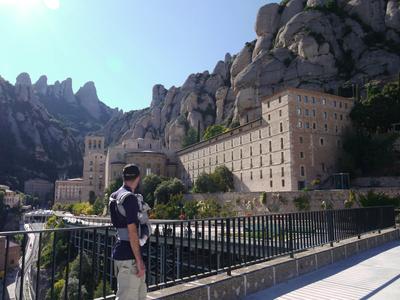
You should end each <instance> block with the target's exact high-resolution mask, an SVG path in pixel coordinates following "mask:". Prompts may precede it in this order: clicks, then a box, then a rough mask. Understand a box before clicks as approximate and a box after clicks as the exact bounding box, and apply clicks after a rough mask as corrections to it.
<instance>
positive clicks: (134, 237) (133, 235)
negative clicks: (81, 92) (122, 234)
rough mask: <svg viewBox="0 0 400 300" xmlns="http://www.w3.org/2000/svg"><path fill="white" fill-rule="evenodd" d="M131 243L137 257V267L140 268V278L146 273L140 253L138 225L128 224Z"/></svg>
mask: <svg viewBox="0 0 400 300" xmlns="http://www.w3.org/2000/svg"><path fill="white" fill-rule="evenodd" d="M128 234H129V242H130V244H131V248H132V252H133V255H134V256H135V260H136V265H137V267H138V274H137V275H138V277H142V276H143V275H144V272H145V267H144V263H143V259H142V253H141V252H140V245H139V238H138V229H137V226H136V224H128Z"/></svg>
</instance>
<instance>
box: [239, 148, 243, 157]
mask: <svg viewBox="0 0 400 300" xmlns="http://www.w3.org/2000/svg"><path fill="white" fill-rule="evenodd" d="M240 158H243V152H242V149H240Z"/></svg>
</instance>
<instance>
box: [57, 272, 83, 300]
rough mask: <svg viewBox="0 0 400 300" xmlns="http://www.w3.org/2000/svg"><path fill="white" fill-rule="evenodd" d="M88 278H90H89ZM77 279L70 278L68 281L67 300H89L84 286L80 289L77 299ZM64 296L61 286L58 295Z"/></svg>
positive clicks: (63, 289)
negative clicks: (79, 296) (79, 295)
mask: <svg viewBox="0 0 400 300" xmlns="http://www.w3.org/2000/svg"><path fill="white" fill-rule="evenodd" d="M89 278H90V277H89ZM78 289H79V279H78V278H76V277H72V278H70V279H69V281H68V290H67V299H69V300H82V299H84V300H86V299H90V297H89V293H88V290H87V288H86V286H85V285H82V287H81V298H78ZM64 294H65V285H64V286H63V288H62V290H61V293H60V295H64Z"/></svg>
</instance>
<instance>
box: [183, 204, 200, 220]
mask: <svg viewBox="0 0 400 300" xmlns="http://www.w3.org/2000/svg"><path fill="white" fill-rule="evenodd" d="M198 210H199V204H198V202H197V201H186V202H185V203H184V205H183V211H184V212H185V215H186V217H187V218H189V219H194V218H196V217H197V214H198Z"/></svg>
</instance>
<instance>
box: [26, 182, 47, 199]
mask: <svg viewBox="0 0 400 300" xmlns="http://www.w3.org/2000/svg"><path fill="white" fill-rule="evenodd" d="M24 193H25V194H28V195H31V196H34V197H38V198H39V199H40V200H41V201H45V200H50V199H51V196H52V195H53V193H54V184H53V183H51V182H49V181H47V180H43V179H39V178H36V179H30V180H27V181H25V183H24Z"/></svg>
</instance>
